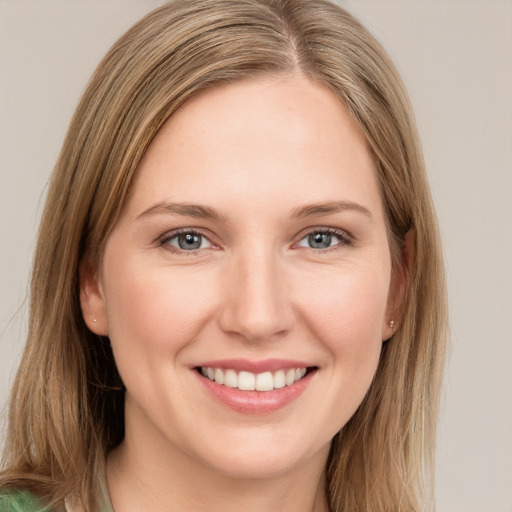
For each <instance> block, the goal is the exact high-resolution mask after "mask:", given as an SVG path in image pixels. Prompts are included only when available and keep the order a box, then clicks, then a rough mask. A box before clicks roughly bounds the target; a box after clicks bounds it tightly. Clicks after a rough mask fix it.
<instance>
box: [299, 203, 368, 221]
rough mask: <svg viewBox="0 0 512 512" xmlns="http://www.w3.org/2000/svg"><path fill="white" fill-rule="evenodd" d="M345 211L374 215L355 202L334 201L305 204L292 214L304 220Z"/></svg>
mask: <svg viewBox="0 0 512 512" xmlns="http://www.w3.org/2000/svg"><path fill="white" fill-rule="evenodd" d="M343 211H355V212H359V213H362V214H363V215H365V216H367V217H369V218H370V219H371V218H372V214H371V212H370V210H368V208H366V207H364V206H363V205H361V204H359V203H354V202H353V201H332V202H329V203H318V204H305V205H303V206H299V207H298V208H295V209H294V210H293V212H292V215H291V216H292V218H294V219H302V218H304V217H314V216H321V215H331V214H333V213H338V212H343Z"/></svg>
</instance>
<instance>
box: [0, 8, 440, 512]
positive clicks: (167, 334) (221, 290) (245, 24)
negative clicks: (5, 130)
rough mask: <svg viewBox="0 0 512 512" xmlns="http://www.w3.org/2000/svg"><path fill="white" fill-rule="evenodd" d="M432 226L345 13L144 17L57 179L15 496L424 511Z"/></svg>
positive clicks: (18, 388)
mask: <svg viewBox="0 0 512 512" xmlns="http://www.w3.org/2000/svg"><path fill="white" fill-rule="evenodd" d="M437 233H438V231H437V226H436V220H435V214H434V210H433V207H432V202H431V199H430V193H429V190H428V184H427V180H426V177H425V172H424V168H423V162H422V157H421V150H420V145H419V141H418V139H417V135H416V129H415V127H414V122H413V120H412V114H411V109H410V107H409V104H408V101H407V99H406V95H405V92H404V90H403V87H402V85H401V82H400V80H399V78H398V77H397V74H396V71H395V70H394V68H393V66H392V64H391V63H390V61H389V59H388V58H387V57H386V55H385V54H384V52H383V50H382V49H381V48H380V46H379V45H378V44H377V43H376V41H375V40H374V39H373V38H372V36H371V35H370V34H368V32H367V31H366V30H365V29H364V28H363V27H362V26H361V25H360V24H359V23H358V22H357V21H356V20H355V19H354V18H353V17H352V16H350V15H349V14H348V13H346V12H345V11H344V10H342V9H341V8H339V7H337V6H335V5H333V4H331V3H329V2H327V1H323V0H315V1H311V0H293V1H279V2H277V1H272V0H236V1H234V0H231V1H227V0H226V1H218V0H215V1H214V0H200V1H198V0H184V1H183V0H182V1H179V2H178V1H175V2H170V3H169V4H167V5H165V6H163V7H161V8H159V9H157V10H155V11H154V12H153V13H150V14H149V15H148V16H146V17H145V18H144V19H143V20H141V21H140V22H139V23H138V24H136V25H135V26H134V27H133V28H132V29H130V30H129V31H128V32H127V33H126V34H125V35H124V36H123V37H122V38H121V39H120V40H119V41H118V42H117V43H116V44H115V45H114V47H113V48H112V49H111V50H110V52H109V53H108V55H107V56H106V57H105V59H104V60H103V61H102V63H101V64H100V65H99V67H98V69H97V70H96V72H95V74H94V76H93V78H92V79H91V82H90V84H89V86H88V88H87V90H86V92H85V94H84V96H83V98H82V100H81V102H80V105H79V106H78V109H77V111H76V113H75V116H74V118H73V120H72V122H71V126H70V129H69V132H68V135H67V137H66V140H65V142H64V146H63V149H62V152H61V155H60V158H59V161H58V162H57V165H56V168H55V171H54V174H53V178H52V182H51V186H50V189H49V193H48V198H47V204H46V208H45V211H44V214H43V219H42V222H41V227H40V232H39V241H38V247H37V251H36V255H35V264H34V272H33V278H32V301H31V317H30V330H29V336H28V341H27V345H26V349H25V353H24V357H23V360H22V363H21V366H20V369H19V372H18V376H17V379H16V382H15V385H14V389H13V394H12V401H11V408H10V415H9V420H10V424H9V432H8V437H7V442H6V452H5V457H4V459H5V461H4V466H3V467H4V469H3V472H2V473H1V477H0V484H1V486H2V489H3V490H4V491H3V498H0V499H1V500H3V502H2V501H0V504H2V506H3V507H4V508H5V507H11V508H12V509H13V510H18V509H19V508H21V509H22V510H40V509H41V508H42V507H43V506H48V507H50V508H49V510H54V509H55V510H62V509H64V508H66V509H67V510H87V511H97V510H112V509H113V510H115V511H116V512H125V511H126V512H129V511H131V510H180V511H185V510H212V511H215V510H221V509H222V510H240V509H241V508H244V509H246V510H247V509H248V510H259V511H260V510H269V511H270V510H294V511H301V510H304V511H312V510H314V511H317V512H318V511H327V510H330V511H357V510H361V511H363V510H364V511H379V512H380V511H387V510H389V511H416V510H425V509H428V508H429V507H430V506H431V503H432V491H431V486H430V484H431V480H432V467H433V466H432V457H433V447H434V440H435V423H436V410H437V403H438V395H439V387H440V379H441V373H442V368H443V355H444V343H445V317H446V312H445V300H444V278H443V268H442V259H441V255H440V246H439V240H438V234H437ZM13 507H18V508H13ZM2 510H3V509H2ZM7 510H10V508H7Z"/></svg>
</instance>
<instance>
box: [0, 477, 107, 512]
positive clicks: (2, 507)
mask: <svg viewBox="0 0 512 512" xmlns="http://www.w3.org/2000/svg"><path fill="white" fill-rule="evenodd" d="M0 512H52V511H51V509H50V508H49V507H47V506H44V505H43V504H42V503H41V502H40V501H39V500H38V499H37V498H36V497H35V496H34V495H33V494H32V493H30V492H28V491H21V490H13V491H7V492H2V493H1V494H0ZM69 512H73V511H72V510H70V511H69ZM98 512H113V509H112V505H111V503H110V498H109V496H108V491H107V486H106V484H105V482H103V485H102V493H101V505H100V508H99V510H98Z"/></svg>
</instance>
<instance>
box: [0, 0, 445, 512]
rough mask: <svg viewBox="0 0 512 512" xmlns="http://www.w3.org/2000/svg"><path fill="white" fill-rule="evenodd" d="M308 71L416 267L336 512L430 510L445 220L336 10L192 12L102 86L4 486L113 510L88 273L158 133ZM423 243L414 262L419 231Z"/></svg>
mask: <svg viewBox="0 0 512 512" xmlns="http://www.w3.org/2000/svg"><path fill="white" fill-rule="evenodd" d="M297 70H299V71H300V72H302V73H303V74H305V75H307V76H309V77H311V78H312V79H313V80H317V81H319V82H321V83H323V84H325V85H327V86H328V87H329V88H330V89H331V90H332V91H334V93H335V94H337V96H338V97H339V99H340V101H342V102H343V103H344V104H345V105H346V106H347V107H348V109H349V111H350V113H351V115H352V116H353V117H354V119H355V120H356V121H357V123H358V124H359V126H360V128H361V130H362V132H363V133H364V134H365V136H366V138H367V140H368V143H369V145H370V147H371V149H372V151H373V154H374V157H375V160H376V162H377V168H378V171H379V173H378V179H379V183H380V188H381V193H382V197H383V201H384V205H385V209H386V214H387V223H388V232H389V240H390V247H391V251H392V255H393V260H394V268H395V269H398V271H402V272H406V274H407V278H406V280H405V292H404V300H403V303H402V305H401V315H400V322H399V328H398V331H397V332H396V334H395V335H394V336H393V338H392V339H391V340H389V341H388V342H387V343H386V344H384V345H383V349H382V356H381V360H380V364H379V367H378V370H377V374H376V376H375V378H374V381H373V383H372V385H371V388H370V390H369V392H368V394H367V396H366V398H365V399H364V401H363V403H362V404H361V406H360V407H359V409H358V411H357V412H356V413H355V414H354V416H353V417H352V418H351V420H350V421H349V422H348V424H347V425H345V427H344V428H343V429H342V430H341V431H340V432H339V433H338V434H337V436H336V437H335V439H334V440H333V443H332V448H331V453H330V456H329V461H328V466H327V483H328V495H329V502H330V507H331V510H332V511H333V512H334V511H336V512H348V511H350V512H357V511H365V512H370V511H375V512H377V511H378V512H386V511H390V512H391V511H392V512H399V511H407V512H411V511H419V510H427V509H428V508H429V507H431V503H432V485H431V484H432V476H433V452H434V447H435V427H436V416H437V409H438V400H439V394H440V385H441V377H442V371H443V360H444V352H445V339H446V301H445V284H444V275H443V263H442V255H441V249H440V243H439V236H438V228H437V222H436V216H435V212H434V209H433V205H432V200H431V197H430V192H429V187H428V182H427V178H426V174H425V170H424V163H423V158H422V154H421V147H420V143H419V140H418V136H417V132H416V128H415V123H414V119H413V115H412V111H411V107H410V105H409V102H408V99H407V96H406V93H405V91H404V88H403V86H402V83H401V81H400V79H399V77H398V74H397V72H396V70H395V68H394V66H393V64H392V63H391V62H390V60H389V58H388V57H387V55H386V54H385V52H384V51H383V49H382V48H381V46H380V45H379V44H378V43H377V42H376V40H375V39H374V38H373V37H372V36H371V35H370V34H369V32H368V31H367V30H366V29H365V28H364V27H363V26H362V25H361V24H360V23H359V22H358V21H357V20H356V19H355V18H354V17H353V16H351V15H350V14H349V13H347V12H346V11H345V10H343V9H342V8H340V7H338V6H336V5H335V4H333V3H330V2H328V1H327V0H179V1H178V0H176V1H173V2H170V3H168V4H166V5H164V6H163V7H161V8H158V9H156V10H155V11H153V12H152V13H150V14H148V15H147V16H146V17H145V18H143V19H142V20H141V21H140V22H138V23H137V24H136V25H135V26H134V27H132V28H131V29H130V30H129V31H128V32H127V33H126V34H125V35H124V36H123V37H122V38H121V39H120V40H119V41H118V42H117V43H116V44H115V45H114V46H113V47H112V49H111V50H110V51H109V53H108V54H107V55H106V57H105V58H104V59H103V61H102V62H101V63H100V65H99V66H98V68H97V70H96V72H95V73H94V75H93V77H92V79H91V81H90V83H89V85H88V87H87V89H86V91H85V93H84V95H83V97H82V99H81V101H80V104H79V105H78V108H77V110H76V113H75V115H74V117H73V119H72V121H71V124H70V127H69V131H68V134H67V136H66V139H65V141H64V145H63V148H62V151H61V154H60V156H59V159H58V162H57V164H56V167H55V170H54V173H53V175H52V180H51V184H50V188H49V192H48V197H47V201H46V207H45V209H44V213H43V217H42V221H41V226H40V230H39V238H38V245H37V249H36V254H35V259H34V268H33V274H32V285H31V286H32V287H31V302H30V324H29V334H28V340H27V344H26V347H25V352H24V355H23V359H22V362H21V365H20V368H19V371H18V374H17V377H16V380H15V383H14V387H13V391H12V397H11V402H10V411H9V429H8V435H7V439H6V451H5V454H4V461H3V467H4V469H3V470H2V472H1V473H0V486H6V487H23V488H26V489H29V490H33V491H34V492H36V493H37V494H38V495H40V496H43V497H44V498H45V499H46V500H47V501H48V502H52V503H53V504H56V505H62V503H63V500H64V498H65V497H66V496H78V497H79V498H80V499H81V500H82V502H83V504H84V506H85V508H86V510H89V511H93V510H95V508H96V505H97V496H98V494H99V492H98V485H99V484H98V477H97V475H98V474H101V472H102V470H103V467H104V462H105V457H106V455H107V453H108V452H109V450H111V449H112V448H113V447H115V446H117V445H118V444H119V443H120V442H121V441H122V439H123V435H124V418H123V412H124V410H123V403H124V394H123V391H122V390H121V389H120V388H121V386H120V379H119V376H118V373H117V370H116V367H115V362H114V359H113V357H112V352H111V349H110V345H109V341H108V339H104V338H99V337H97V336H95V335H93V334H92V333H91V332H90V331H89V330H88V329H87V327H86V325H85V323H84V320H83V318H82V314H81V310H80V305H79V283H78V275H79V265H80V262H81V261H82V259H83V258H84V257H85V255H87V257H88V258H90V259H91V260H92V261H95V262H98V261H99V259H100V258H101V254H102V250H103V247H104V244H105V241H106V239H107V237H108V236H109V233H110V231H111V230H112V227H113V226H114V225H115V223H116V220H117V218H118V216H119V213H120V211H121V209H122V207H123V204H124V202H125V198H126V195H127V192H128V191H129V188H130V184H131V182H132V179H133V176H134V174H135V172H136V170H137V166H138V163H139V161H140V159H141V157H142V156H143V154H144V152H145V150H146V149H147V147H148V145H149V144H150V143H151V141H152V139H153V137H154V136H155V134H156V133H157V131H158V130H159V128H160V127H161V126H162V124H163V123H164V122H165V120H166V119H167V118H168V117H169V116H170V115H172V114H173V112H175V111H176V109H177V108H178V107H179V106H180V105H181V104H183V103H184V102H185V101H186V100H187V99H188V98H190V97H191V96H192V95H194V94H195V93H197V92H198V91H200V90H204V89H206V88H209V87H214V86H215V85H218V84H221V83H228V82H234V81H237V80H242V79H247V78H250V77H254V76H257V75H262V74H282V73H291V72H294V71H297ZM407 233H409V234H408V235H407V236H408V237H410V238H411V239H412V240H413V242H412V248H411V250H410V254H408V257H407V259H408V261H407V262H405V261H404V257H403V251H402V250H401V249H402V246H403V244H404V238H405V236H406V234H407Z"/></svg>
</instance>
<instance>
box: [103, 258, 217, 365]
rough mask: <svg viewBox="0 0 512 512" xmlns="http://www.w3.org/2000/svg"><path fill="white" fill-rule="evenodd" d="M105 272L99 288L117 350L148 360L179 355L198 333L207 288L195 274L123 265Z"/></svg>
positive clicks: (208, 296) (207, 297)
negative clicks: (104, 282)
mask: <svg viewBox="0 0 512 512" xmlns="http://www.w3.org/2000/svg"><path fill="white" fill-rule="evenodd" d="M112 270H113V271H111V272H110V274H109V276H110V277H109V282H108V286H107V287H106V290H105V292H106V293H105V295H106V302H107V311H108V321H109V336H110V338H111V340H112V344H113V346H114V349H115V350H116V351H117V353H118V355H119V358H120V359H122V358H123V354H122V353H121V352H129V354H127V355H128V356H130V355H131V357H132V358H133V356H136V357H139V358H143V359H148V360H149V359H151V358H153V357H154V356H159V355H164V354H169V351H172V352H173V353H177V352H179V351H180V350H181V349H182V348H183V347H185V346H186V345H187V344H188V343H189V342H190V341H191V340H193V339H194V338H195V337H196V335H197V334H198V333H199V332H200V330H201V328H202V326H203V325H204V323H205V322H206V321H207V319H208V317H209V315H208V313H209V311H210V309H211V303H212V300H211V295H212V294H213V286H212V285H208V284H207V283H205V280H204V276H202V275H199V273H193V272H192V273H188V274H186V273H176V272H174V273H173V272H171V271H170V269H168V268H165V267H156V268H144V267H142V269H141V266H137V265H127V266H125V267H124V268H123V267H122V266H117V268H116V269H115V270H114V269H112Z"/></svg>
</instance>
